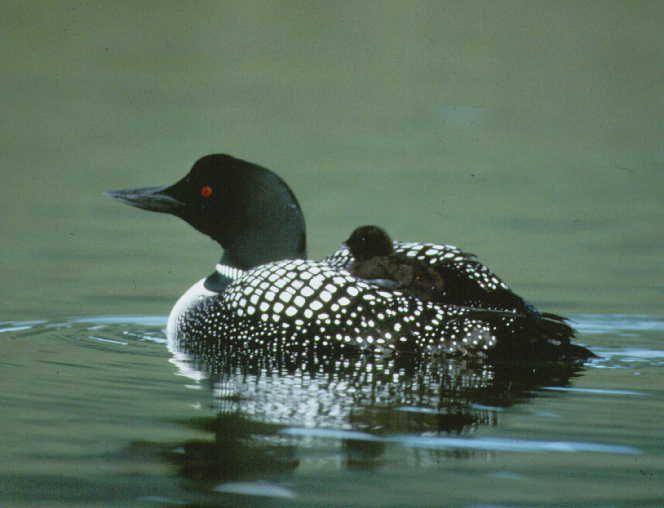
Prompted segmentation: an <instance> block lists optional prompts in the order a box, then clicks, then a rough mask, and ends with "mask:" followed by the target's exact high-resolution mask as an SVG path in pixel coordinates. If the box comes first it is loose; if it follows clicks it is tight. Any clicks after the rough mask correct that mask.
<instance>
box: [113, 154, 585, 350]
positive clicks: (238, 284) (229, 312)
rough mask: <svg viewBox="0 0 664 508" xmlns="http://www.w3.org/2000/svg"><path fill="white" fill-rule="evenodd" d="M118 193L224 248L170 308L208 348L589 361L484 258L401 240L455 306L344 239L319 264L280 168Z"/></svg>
mask: <svg viewBox="0 0 664 508" xmlns="http://www.w3.org/2000/svg"><path fill="white" fill-rule="evenodd" d="M106 194H107V195H108V196H110V197H112V198H115V199H118V200H120V201H123V202H125V203H127V204H129V205H132V206H135V207H138V208H143V209H146V210H151V211H155V212H163V213H170V214H173V215H176V216H178V217H180V218H181V219H183V220H185V221H186V222H188V223H189V224H190V225H191V226H193V227H194V228H196V229H197V230H198V231H200V232H202V233H204V234H206V235H208V236H210V237H211V238H212V239H213V240H215V241H216V242H217V243H219V245H220V246H221V247H222V248H223V256H222V258H221V261H220V263H219V264H218V265H217V267H216V270H215V271H214V272H213V273H212V274H211V275H210V276H208V277H206V278H204V279H201V280H200V281H198V282H197V283H196V284H194V285H193V286H192V287H191V288H190V289H189V290H188V291H187V292H186V293H185V294H183V295H182V296H181V297H180V299H179V300H178V301H177V303H176V304H175V306H174V307H173V309H172V310H171V314H170V316H169V321H168V327H167V334H168V336H169V340H171V341H174V342H175V343H177V344H180V345H181V346H182V347H183V348H184V349H187V350H190V351H193V350H195V349H196V347H197V345H200V346H201V347H206V348H209V346H210V344H217V345H218V346H219V347H220V348H221V347H223V345H224V344H227V343H228V344H231V343H232V344H233V345H241V346H242V347H244V348H271V349H275V350H276V349H279V348H291V349H293V350H300V351H302V350H304V351H310V352H317V351H327V350H335V349H360V350H375V349H378V350H399V351H401V350H403V351H410V352H434V353H436V352H439V353H444V354H450V355H464V356H469V357H476V356H477V357H483V358H490V359H491V358H497V359H502V358H508V359H509V358H528V359H530V358H533V359H555V360H558V359H562V360H578V359H585V358H588V357H591V356H593V354H592V353H591V352H590V351H589V350H587V349H585V348H583V347H581V346H576V345H574V344H571V342H570V338H571V337H573V335H574V331H573V329H572V328H571V327H570V326H568V325H567V324H566V323H565V320H564V319H563V318H560V317H558V316H556V315H553V314H546V313H541V314H540V313H539V312H538V311H537V310H535V308H534V307H533V306H532V305H530V304H528V303H527V302H525V301H524V300H523V299H521V298H520V297H519V296H517V295H516V294H514V293H513V292H512V291H511V290H510V289H509V287H508V286H507V284H505V283H504V282H503V281H502V280H500V279H499V278H498V277H497V276H496V275H494V274H493V273H492V272H491V271H490V270H489V269H488V268H487V267H486V266H484V265H482V264H481V263H480V262H479V261H477V260H476V258H475V257H474V256H473V255H472V254H468V253H465V252H463V251H462V250H460V249H458V248H456V247H453V246H449V245H437V244H432V243H412V242H394V243H393V247H394V252H395V253H396V254H398V255H403V256H406V257H408V258H413V259H417V260H419V261H421V262H424V263H429V264H430V265H435V266H441V267H444V269H441V271H440V273H441V276H442V277H443V279H444V280H445V284H446V288H447V290H448V292H449V295H448V302H447V303H444V304H440V303H435V302H432V301H427V300H424V299H421V298H418V297H416V296H412V295H408V294H406V293H404V292H402V291H399V290H398V289H389V288H385V287H380V286H379V285H377V284H373V283H371V281H368V280H366V279H361V278H357V277H354V276H353V275H352V274H351V273H350V272H349V269H350V267H351V266H352V263H353V256H352V254H351V252H350V250H349V249H348V247H347V246H342V247H341V248H340V249H339V250H337V251H336V252H334V253H333V254H332V255H330V256H328V257H327V258H325V259H323V260H321V261H313V260H307V259H305V258H306V240H305V222H304V216H303V214H302V210H301V208H300V206H299V204H298V202H297V199H296V197H295V195H294V194H293V192H292V191H291V190H290V188H289V187H288V185H286V183H285V182H284V181H283V180H282V179H281V178H280V177H278V176H277V175H276V174H275V173H273V172H272V171H270V170H268V169H266V168H263V167H261V166H258V165H256V164H253V163H251V162H247V161H244V160H241V159H237V158H234V157H232V156H230V155H225V154H213V155H207V156H204V157H202V158H201V159H199V160H198V161H197V162H196V163H195V164H194V166H193V167H192V169H191V170H190V171H189V173H188V174H187V175H186V176H185V177H184V178H182V179H181V180H179V181H178V182H176V183H175V184H173V185H170V186H164V187H150V188H142V189H130V190H117V191H109V192H107V193H106Z"/></svg>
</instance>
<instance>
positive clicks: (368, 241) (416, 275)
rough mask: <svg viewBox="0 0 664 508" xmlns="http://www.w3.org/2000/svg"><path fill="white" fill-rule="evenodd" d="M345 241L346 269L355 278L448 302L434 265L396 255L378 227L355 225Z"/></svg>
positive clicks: (418, 296) (387, 237) (425, 297)
mask: <svg viewBox="0 0 664 508" xmlns="http://www.w3.org/2000/svg"><path fill="white" fill-rule="evenodd" d="M344 244H345V245H346V246H347V247H348V248H349V249H350V253H351V254H352V256H353V262H352V264H351V266H350V269H349V271H350V273H351V275H353V276H354V277H359V278H361V279H367V280H368V282H373V283H376V284H378V285H381V286H384V287H387V288H391V289H398V290H399V291H401V292H402V293H404V294H407V295H412V296H416V297H417V298H420V299H421V300H431V301H434V302H438V303H447V302H446V301H445V300H446V298H445V297H446V293H445V281H444V280H443V278H442V276H441V275H440V273H439V272H438V271H437V270H436V267H435V266H432V265H430V264H429V263H427V262H426V260H425V261H420V260H418V259H415V258H412V257H408V256H404V255H399V254H396V253H395V252H394V246H393V245H392V240H391V239H390V237H389V235H388V234H387V233H386V232H385V231H384V230H383V229H381V228H379V227H378V226H361V227H359V228H356V229H355V230H354V231H353V232H352V233H351V235H350V237H348V240H346V241H345V242H344ZM451 303H454V302H451Z"/></svg>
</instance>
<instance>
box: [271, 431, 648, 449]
mask: <svg viewBox="0 0 664 508" xmlns="http://www.w3.org/2000/svg"><path fill="white" fill-rule="evenodd" d="M280 433H281V434H284V435H287V436H297V437H313V438H332V439H343V440H347V441H377V442H383V443H393V444H398V445H400V446H405V447H407V448H426V449H431V450H443V449H457V450H458V449H466V450H485V451H504V452H560V453H581V452H592V453H611V454H621V455H638V454H640V453H641V451H640V450H639V449H637V448H634V447H631V446H622V445H612V444H602V443H586V442H580V441H543V440H526V439H511V438H500V437H495V438H492V437H486V438H462V437H438V436H413V435H395V436H375V435H373V434H368V433H366V432H356V431H346V430H335V429H309V428H302V427H288V428H285V429H282V430H281V431H280Z"/></svg>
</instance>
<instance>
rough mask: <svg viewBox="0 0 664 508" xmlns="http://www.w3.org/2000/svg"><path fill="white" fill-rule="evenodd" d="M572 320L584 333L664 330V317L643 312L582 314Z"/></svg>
mask: <svg viewBox="0 0 664 508" xmlns="http://www.w3.org/2000/svg"><path fill="white" fill-rule="evenodd" d="M572 321H573V324H574V327H575V328H576V329H577V330H579V331H580V332H583V333H596V334H608V333H616V332H648V331H655V332H664V319H661V318H657V317H653V316H648V315H643V314H580V315H577V316H574V317H573V318H572Z"/></svg>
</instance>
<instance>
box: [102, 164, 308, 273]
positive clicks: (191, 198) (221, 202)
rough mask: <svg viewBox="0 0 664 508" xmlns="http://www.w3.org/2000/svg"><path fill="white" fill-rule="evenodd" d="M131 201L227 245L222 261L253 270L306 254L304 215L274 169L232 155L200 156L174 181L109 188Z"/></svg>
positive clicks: (131, 203) (132, 204) (121, 197)
mask: <svg viewBox="0 0 664 508" xmlns="http://www.w3.org/2000/svg"><path fill="white" fill-rule="evenodd" d="M106 195H108V196H110V197H112V198H115V199H118V200H120V201H122V202H124V203H127V204H128V205H131V206H135V207H137V208H142V209H144V210H150V211H153V212H162V213H170V214H173V215H176V216H177V217H180V218H181V219H183V220H185V221H186V222H188V223H189V224H191V225H192V226H193V227H194V228H196V229H197V230H198V231H200V232H201V233H204V234H206V235H208V236H209V237H211V238H212V239H213V240H215V241H216V242H217V243H219V245H221V247H222V248H223V249H224V256H223V258H222V263H224V264H225V265H229V266H232V267H235V268H240V269H249V268H253V267H255V266H258V265H261V264H263V263H267V262H269V261H275V260H279V259H290V258H304V257H305V256H306V236H305V223H304V215H303V214H302V210H301V208H300V205H299V203H298V202H297V199H296V197H295V195H294V194H293V192H292V191H291V189H290V188H289V187H288V185H286V183H285V182H284V181H283V180H282V179H281V178H279V176H277V175H276V174H274V173H273V172H271V171H270V170H268V169H266V168H263V167H261V166H258V165H257V164H253V163H251V162H247V161H244V160H241V159H237V158H235V157H232V156H230V155H226V154H212V155H206V156H204V157H202V158H200V159H199V160H198V161H196V163H195V164H194V165H193V167H192V168H191V170H190V171H189V173H188V174H187V175H186V176H185V177H184V178H182V179H181V180H179V181H178V182H176V183H174V184H173V185H170V186H162V187H148V188H140V189H125V190H115V191H109V192H107V193H106Z"/></svg>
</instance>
